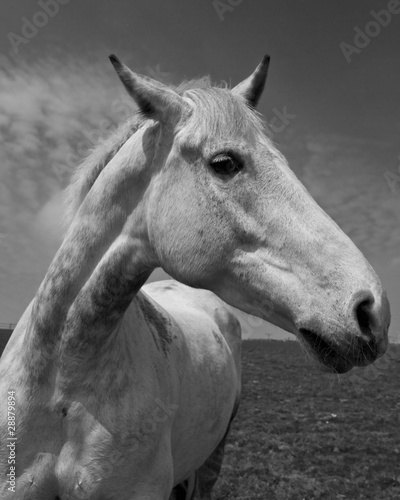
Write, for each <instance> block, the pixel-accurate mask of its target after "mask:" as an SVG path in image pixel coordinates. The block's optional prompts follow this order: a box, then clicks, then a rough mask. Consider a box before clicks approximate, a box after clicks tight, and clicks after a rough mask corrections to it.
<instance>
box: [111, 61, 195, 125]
mask: <svg viewBox="0 0 400 500" xmlns="http://www.w3.org/2000/svg"><path fill="white" fill-rule="evenodd" d="M110 61H111V63H112V65H113V66H114V69H115V71H116V72H117V75H118V76H119V78H120V80H121V82H122V83H123V85H124V87H125V88H126V90H127V92H128V94H129V95H130V96H131V97H132V98H133V100H134V101H135V102H136V104H137V105H138V106H139V109H140V111H141V112H142V113H143V114H144V115H145V116H147V117H148V118H154V119H156V120H160V121H170V120H171V115H180V114H181V111H182V110H183V109H184V108H185V107H186V106H187V103H186V102H185V101H184V100H183V99H182V97H181V96H180V95H178V94H177V93H176V92H174V91H173V90H172V89H171V88H169V87H167V86H166V85H163V84H162V83H160V82H157V81H156V80H153V79H152V78H148V77H146V76H143V75H138V74H137V73H134V72H133V71H132V70H130V69H129V68H128V66H126V65H125V64H124V63H122V62H121V61H120V60H119V59H118V57H116V56H115V55H114V54H112V55H111V56H110Z"/></svg>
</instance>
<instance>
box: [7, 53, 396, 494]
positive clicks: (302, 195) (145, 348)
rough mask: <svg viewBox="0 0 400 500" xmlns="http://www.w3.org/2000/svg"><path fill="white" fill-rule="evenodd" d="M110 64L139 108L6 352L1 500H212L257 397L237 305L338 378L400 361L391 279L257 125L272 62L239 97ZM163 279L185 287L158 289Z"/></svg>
mask: <svg viewBox="0 0 400 500" xmlns="http://www.w3.org/2000/svg"><path fill="white" fill-rule="evenodd" d="M110 59H111V62H112V64H113V66H114V68H115V70H116V72H117V74H118V76H119V78H120V80H121V82H122V83H123V85H124V87H125V88H126V90H127V92H128V94H129V95H130V96H131V97H132V98H133V100H134V102H135V103H136V104H137V106H138V112H137V113H134V114H133V115H132V117H131V118H130V119H129V120H128V121H127V122H126V123H125V124H123V125H122V126H120V127H119V128H118V129H117V131H116V132H114V133H113V135H112V136H111V137H109V138H108V139H107V140H106V141H104V142H102V143H100V144H99V146H98V147H97V148H96V149H95V150H94V151H93V152H92V153H91V154H90V155H89V156H88V158H87V159H86V160H84V161H83V163H82V164H81V165H80V166H79V167H78V169H77V170H76V172H75V173H74V175H73V179H72V181H71V184H70V187H69V188H68V199H69V215H70V221H71V222H70V225H69V227H68V230H67V232H66V235H65V237H64V240H63V242H62V244H61V246H60V248H59V250H58V252H57V253H56V255H55V257H54V260H53V261H52V263H51V265H50V267H49V269H48V271H47V273H46V275H45V277H44V279H43V281H42V283H41V285H40V287H39V289H38V291H37V293H36V295H35V297H34V299H33V301H32V302H31V304H30V305H29V306H28V308H27V309H26V311H25V312H24V314H23V316H22V317H21V319H20V321H19V323H18V325H17V326H16V328H15V330H14V332H13V334H12V337H11V339H10V341H9V343H8V344H7V346H6V348H5V351H4V353H3V356H2V358H1V362H0V395H1V398H0V400H1V404H0V436H1V447H0V448H1V449H0V471H1V477H2V482H3V484H2V486H1V487H0V491H1V497H2V498H3V499H11V498H13V499H15V498H18V499H20V498H21V499H22V498H23V499H40V500H56V499H58V500H66V499H69V500H72V499H74V500H75V499H76V500H77V499H83V498H84V499H90V500H114V499H119V500H124V499H125V500H139V499H141V500H144V499H146V500H167V499H168V498H176V499H189V498H192V499H193V498H199V499H203V500H205V499H210V498H211V491H212V488H213V486H214V484H215V481H216V479H217V477H218V474H219V471H220V467H221V461H222V457H223V453H224V442H225V438H226V436H227V433H228V431H229V426H230V423H231V421H232V419H233V418H234V416H235V413H236V410H237V408H238V404H239V399H240V378H241V373H240V372H241V368H240V345H241V331H240V324H239V322H238V319H237V318H236V316H235V314H233V312H232V310H231V308H230V307H229V306H234V307H236V308H238V309H240V310H242V311H244V312H245V313H248V314H252V315H255V316H258V317H260V318H263V319H265V320H267V321H269V322H271V323H273V324H275V325H277V326H280V327H282V328H284V329H285V330H288V331H289V332H291V333H293V334H294V335H295V336H297V338H298V339H299V340H300V342H301V344H302V345H303V346H304V348H305V349H306V350H307V351H308V352H309V353H310V354H311V355H312V356H313V357H314V358H315V360H316V362H317V363H318V364H319V365H320V367H321V369H323V370H327V371H330V372H334V373H344V372H346V371H348V370H350V369H351V368H352V367H354V366H366V365H368V364H369V363H372V362H373V361H375V360H376V359H377V358H378V357H379V356H382V355H383V354H384V352H385V350H386V348H387V342H388V340H387V339H388V327H389V322H390V310H389V302H388V299H387V297H386V294H385V291H384V290H383V287H382V285H381V283H380V281H379V278H378V277H377V275H376V274H375V272H374V270H373V269H372V267H371V266H370V264H369V263H368V262H367V260H366V259H365V257H364V256H363V254H362V253H361V252H360V250H358V249H357V248H356V246H355V245H354V244H353V242H352V241H351V240H350V238H348V237H347V236H346V235H345V234H344V233H343V232H342V230H341V229H340V228H339V227H338V226H337V225H336V224H335V222H334V221H333V220H332V219H331V218H330V217H329V216H328V215H327V214H326V213H325V212H324V211H323V210H322V209H321V208H320V207H319V206H318V205H317V203H316V202H315V201H314V200H313V199H312V197H311V195H310V194H309V193H308V191H307V190H306V189H305V187H304V186H303V185H302V184H301V183H300V181H299V180H298V179H297V177H296V176H295V175H294V173H293V172H292V171H291V170H290V169H289V166H288V164H287V162H286V160H285V158H284V157H283V156H282V154H280V153H279V152H278V150H277V149H276V147H275V146H274V144H273V142H272V140H271V138H270V136H269V133H268V130H267V129H266V126H265V125H264V123H263V121H262V119H261V117H260V116H259V114H258V113H257V111H256V106H257V103H258V101H259V99H260V97H261V94H262V92H263V89H264V86H265V82H266V78H267V72H268V66H269V57H268V56H266V57H264V58H263V60H262V61H261V63H260V64H259V65H258V66H257V68H256V69H255V71H254V72H253V73H252V74H251V75H250V76H249V77H248V78H246V79H245V80H243V81H242V82H241V83H239V84H238V85H236V86H235V87H233V88H231V89H230V88H228V86H227V85H220V86H212V85H211V83H210V82H209V81H208V80H205V79H200V80H192V81H188V82H183V83H182V84H181V85H179V86H176V87H174V86H169V85H165V84H161V83H160V82H157V81H155V80H153V79H151V78H147V77H145V76H141V75H139V74H137V73H134V72H133V71H132V70H131V69H130V68H128V67H127V66H126V65H125V64H123V63H122V62H121V61H120V60H119V59H118V58H117V57H115V56H110ZM156 267H161V268H163V269H164V270H165V271H166V272H167V273H168V274H169V275H170V276H171V277H172V278H173V280H171V281H166V282H160V283H152V284H150V285H145V282H146V280H147V279H148V277H149V276H150V274H151V273H152V271H153V270H154V269H155V268H156ZM6 443H7V445H6ZM13 446H14V448H13ZM4 478H7V480H5V479H4Z"/></svg>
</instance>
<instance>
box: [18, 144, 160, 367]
mask: <svg viewBox="0 0 400 500" xmlns="http://www.w3.org/2000/svg"><path fill="white" fill-rule="evenodd" d="M128 153H129V150H128V152H127V151H125V153H122V155H120V157H119V158H115V159H114V160H112V162H114V163H115V165H112V164H111V165H109V166H108V167H107V169H106V170H104V171H103V172H102V174H101V177H102V178H101V179H99V180H98V181H97V182H96V184H95V185H94V186H93V187H92V189H91V191H90V192H89V194H88V195H87V197H86V199H85V200H84V202H83V204H82V207H81V209H80V210H79V212H78V214H77V216H76V217H75V219H74V221H73V223H72V225H71V228H70V229H69V231H68V233H67V236H66V238H65V240H64V242H63V244H62V246H61V248H60V250H59V251H58V253H57V255H56V257H55V258H54V260H53V262H52V264H51V266H50V268H49V270H48V272H47V274H46V276H45V279H44V280H43V282H42V284H41V286H40V288H39V291H38V293H37V295H36V297H35V300H34V303H33V309H32V314H31V319H30V323H29V325H28V328H29V336H28V349H27V352H28V353H29V358H30V360H31V361H30V363H32V366H35V368H36V371H38V372H40V371H41V370H40V369H39V370H38V368H39V366H42V367H43V370H42V371H45V368H46V366H47V368H48V366H49V363H48V361H49V359H50V360H51V359H54V357H55V353H56V352H58V353H59V352H62V353H63V354H65V355H66V354H67V353H68V352H71V354H72V353H73V352H74V351H76V350H79V349H80V348H82V349H83V348H84V347H85V346H86V347H88V346H89V344H90V343H92V344H93V345H96V346H97V348H98V349H100V348H101V345H102V342H104V341H106V339H107V336H108V335H109V334H110V333H111V332H112V331H113V330H114V329H115V327H116V326H117V324H118V321H119V320H120V319H121V317H122V316H123V314H124V312H125V311H126V309H127V307H128V305H129V303H130V302H131V301H132V299H133V297H134V295H135V294H136V293H137V292H138V290H139V289H140V287H141V286H142V285H143V283H144V282H145V281H146V279H147V277H148V276H149V274H150V273H151V271H152V269H153V267H154V266H152V261H151V259H150V257H149V256H150V254H151V252H150V251H149V248H148V247H147V242H145V241H143V240H142V239H141V236H140V235H142V234H145V231H143V224H145V222H144V221H143V218H142V213H143V211H144V200H143V194H144V191H145V189H146V188H147V184H146V182H143V178H142V177H141V180H142V182H135V176H137V175H139V174H140V172H138V171H135V168H132V165H131V164H128V162H129V161H131V162H132V160H131V159H130V158H128V156H129V155H128ZM130 153H132V152H130ZM124 154H125V157H124ZM117 156H118V155H117ZM139 156H140V155H139ZM139 160H140V158H139ZM142 160H143V159H142ZM124 162H125V163H126V164H124ZM110 163H111V162H110ZM132 177H133V178H132ZM135 190H136V192H135ZM127 226H129V231H127ZM133 228H134V229H133ZM135 228H136V229H135ZM44 353H45V354H46V355H47V356H46V355H44ZM91 354H92V355H93V354H96V353H93V351H91Z"/></svg>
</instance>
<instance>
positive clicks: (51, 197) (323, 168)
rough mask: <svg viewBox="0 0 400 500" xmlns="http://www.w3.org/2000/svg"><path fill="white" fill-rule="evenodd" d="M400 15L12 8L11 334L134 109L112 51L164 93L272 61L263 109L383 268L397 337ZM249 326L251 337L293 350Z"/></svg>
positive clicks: (312, 182)
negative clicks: (81, 186)
mask: <svg viewBox="0 0 400 500" xmlns="http://www.w3.org/2000/svg"><path fill="white" fill-rule="evenodd" d="M397 3H398V2H397V0H390V1H378V0H374V1H368V0H353V1H352V2H348V1H346V0H337V1H335V2H334V1H331V2H320V1H319V0H308V1H307V2H299V1H298V0H282V1H280V2H276V1H272V0H252V1H250V0H242V1H240V0H214V1H213V0H190V1H185V2H184V1H183V0H180V1H178V0H136V1H135V2H132V1H131V0H114V1H113V2H111V1H108V2H106V1H104V0H85V1H84V2H82V1H81V2H78V1H77V0H69V1H68V0H42V1H35V0H33V1H32V0H20V1H19V2H2V6H1V16H0V160H1V161H0V323H16V322H17V321H18V319H19V317H20V315H21V314H22V312H23V310H24V309H25V307H26V306H27V305H28V303H29V302H30V300H31V299H32V298H33V296H34V294H35V292H36V290H37V288H38V286H39V284H40V282H41V280H42V279H43V277H44V275H45V272H46V269H47V267H48V265H49V263H50V262H51V259H52V257H53V256H54V254H55V252H56V250H57V248H58V246H59V245H60V242H61V238H62V234H63V230H64V229H63V222H62V220H63V189H64V188H65V186H66V185H67V183H68V178H69V176H70V174H71V172H72V171H73V169H74V167H75V166H76V165H77V164H78V163H79V162H80V161H81V160H82V159H83V158H84V156H85V155H86V154H87V152H88V151H89V149H90V147H92V146H94V144H95V143H96V141H97V140H99V139H101V138H102V137H105V136H106V135H107V134H108V133H109V132H110V131H111V130H112V129H113V128H115V127H116V126H117V124H118V123H121V122H122V121H123V120H124V119H126V118H127V116H129V114H131V113H132V112H133V108H132V106H131V105H130V103H129V100H128V98H127V97H126V96H125V94H124V91H123V89H122V87H121V85H120V83H119V81H118V79H117V78H116V76H115V74H114V71H113V69H112V67H111V65H110V63H109V61H108V55H109V54H110V53H115V54H117V55H118V56H119V57H120V58H121V59H123V60H124V62H126V63H127V64H129V65H130V67H131V68H132V69H134V70H135V71H137V72H140V73H143V74H147V75H149V76H152V77H153V78H157V79H159V80H162V81H164V82H167V83H179V82H180V81H181V80H182V79H187V78H194V77H199V76H202V75H206V74H209V75H210V76H211V79H212V80H213V81H215V82H220V81H221V80H224V81H227V82H228V83H229V84H231V85H235V84H236V83H238V82H239V81H241V80H242V79H244V78H245V77H247V76H248V75H249V74H250V73H251V72H252V71H253V70H254V68H255V66H256V65H257V64H258V62H259V61H260V60H261V58H262V56H263V55H264V54H265V53H269V54H270V55H271V65H270V71H269V76H268V82H267V87H266V90H265V94H264V96H263V97H262V99H261V101H260V104H259V107H258V109H259V111H260V112H261V113H262V114H263V116H264V118H265V120H266V121H267V123H269V124H270V125H271V127H272V128H273V139H274V142H275V143H276V144H277V145H278V147H279V149H280V150H281V151H282V152H283V153H284V154H285V156H286V157H287V159H288V161H289V165H290V166H291V168H292V169H293V171H294V172H295V173H296V175H297V176H298V177H299V179H300V180H301V181H302V182H303V183H304V184H305V186H306V187H307V189H308V190H309V191H310V193H311V195H312V196H313V197H314V198H315V199H316V200H317V202H318V203H319V204H320V205H321V206H322V207H323V208H324V209H325V210H326V211H327V213H328V214H329V215H331V216H332V217H333V218H334V219H335V220H336V222H337V223H338V224H339V225H340V226H341V228H342V229H343V230H344V231H345V232H346V233H347V234H348V235H349V236H350V237H351V238H352V239H353V241H354V242H355V243H356V245H357V246H358V247H359V248H360V249H361V250H362V252H363V253H364V254H365V256H366V257H367V258H368V260H369V261H370V262H371V264H372V265H373V267H374V268H375V269H376V271H377V272H378V274H379V276H380V278H381V280H382V281H383V284H384V286H385V288H386V289H387V291H388V296H389V300H390V302H391V309H392V327H391V331H390V337H391V340H392V341H400V312H399V308H398V303H399V299H400V252H399V249H400V177H397V176H399V175H400V147H399V140H398V138H399V134H400V86H399V84H398V82H399V81H400V64H399V58H400V53H399V50H398V48H399V47H400V2H399V6H398V5H397ZM46 11H47V13H46ZM282 115H284V116H286V118H284V120H283V121H282V118H279V117H282ZM165 276H166V275H165V273H163V272H162V271H161V270H156V271H155V273H153V275H152V277H151V279H152V280H154V279H163V278H165ZM241 320H242V323H243V326H244V332H245V336H246V337H250V338H256V337H261V338H271V337H272V338H292V337H291V336H290V335H289V334H287V333H285V332H282V331H281V330H279V329H277V328H276V327H273V326H271V325H269V324H267V323H265V322H263V321H261V320H259V319H257V318H252V317H250V316H248V315H242V316H241Z"/></svg>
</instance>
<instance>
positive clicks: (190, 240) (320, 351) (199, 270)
mask: <svg viewBox="0 0 400 500" xmlns="http://www.w3.org/2000/svg"><path fill="white" fill-rule="evenodd" d="M111 59H112V62H113V64H114V66H115V68H116V70H117V72H118V74H119V76H120V78H121V80H122V82H123V83H124V85H125V87H126V88H127V90H128V92H129V93H130V95H131V96H132V97H133V99H134V100H135V101H136V103H137V104H138V106H139V108H140V110H141V112H142V113H143V114H144V115H145V116H147V117H149V118H152V119H154V120H155V121H156V122H157V123H158V127H156V128H157V134H158V135H157V141H153V143H154V144H155V146H154V151H153V153H152V154H153V155H154V156H153V162H152V167H151V168H152V169H154V171H153V173H152V180H151V183H150V185H149V190H148V192H147V206H146V214H147V234H148V238H149V242H150V247H151V249H152V252H153V253H154V255H155V258H156V262H157V264H158V265H160V266H161V267H163V268H164V269H165V270H166V271H167V272H168V273H169V274H171V275H172V276H173V277H174V278H176V279H178V280H179V281H181V282H183V283H185V284H188V285H191V286H194V287H201V288H207V289H210V290H212V291H214V292H215V293H216V294H217V295H219V296H220V297H221V298H222V299H223V300H225V301H226V302H228V303H229V304H231V305H233V306H235V307H237V308H239V309H241V310H243V311H245V312H247V313H250V314H253V315H256V316H259V317H261V318H263V319H266V320H267V321H270V322H271V323H274V324H275V325H278V326H280V327H282V328H284V329H286V330H289V331H291V332H293V333H294V334H295V335H297V336H298V337H299V339H300V340H301V341H302V343H303V344H304V345H305V346H307V348H308V349H309V351H310V352H311V353H313V354H314V356H315V357H316V358H317V359H318V360H319V361H320V362H321V363H322V365H324V366H325V367H327V368H329V369H331V370H336V371H337V372H345V371H347V370H349V369H350V368H351V367H353V366H363V365H366V364H368V363H370V362H372V361H374V360H375V359H376V358H377V357H378V356H380V355H382V354H383V353H384V352H385V350H386V347H387V330H388V326H389V322H390V312H389V303H388V300H387V298H386V295H385V292H384V291H383V289H382V285H381V283H380V281H379V279H378V277H377V275H376V274H375V272H374V270H373V269H372V267H371V266H370V265H369V263H368V262H367V261H366V259H365V258H364V256H363V255H362V253H361V252H360V251H359V250H358V249H357V248H356V246H355V245H354V244H353V243H352V241H351V240H350V239H349V238H348V237H347V236H346V235H345V234H344V233H343V231H341V229H340V228H339V227H338V226H337V225H336V224H335V222H333V220H332V219H331V218H330V217H329V216H328V215H327V214H326V213H325V212H324V211H323V210H322V209H321V208H320V207H319V206H318V205H317V203H316V202H315V201H314V200H313V199H312V198H311V196H310V194H309V193H308V192H307V190H306V189H305V188H304V186H303V185H302V184H301V183H300V181H299V180H298V179H297V178H296V176H295V175H294V174H293V172H292V171H291V170H290V169H289V167H288V164H287V162H286V160H285V158H284V157H283V156H282V155H281V154H280V153H279V152H278V151H277V149H276V148H275V147H274V145H273V144H272V142H271V140H270V139H269V138H268V136H267V135H266V133H265V131H264V129H263V125H262V122H261V121H260V118H259V117H258V116H257V114H256V112H255V111H254V107H255V105H256V104H257V101H258V99H259V98H260V95H261V93H262V90H263V87H264V83H265V79H266V75H267V69H268V63H269V58H265V59H264V60H263V62H262V63H261V64H260V65H259V66H258V68H257V69H256V71H255V72H254V73H253V74H252V75H251V76H250V77H249V78H247V79H246V80H244V81H243V82H242V83H241V84H239V85H238V86H236V87H235V88H233V89H232V90H229V89H227V88H212V87H207V86H204V88H191V89H190V88H189V89H188V90H185V91H182V90H181V91H179V92H178V91H174V90H173V89H171V88H170V87H166V86H165V85H162V84H160V83H158V82H155V81H154V80H150V79H148V78H145V77H142V76H139V75H136V74H134V73H132V72H131V71H130V70H129V69H128V68H127V67H126V66H124V65H122V64H121V63H120V62H119V61H118V60H117V59H116V58H114V57H112V58H111Z"/></svg>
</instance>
